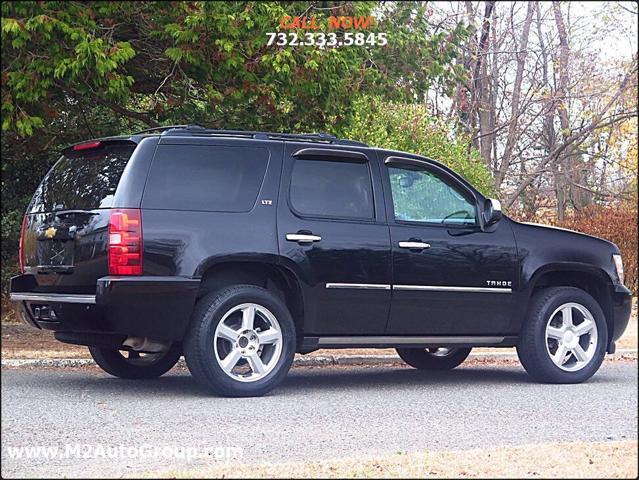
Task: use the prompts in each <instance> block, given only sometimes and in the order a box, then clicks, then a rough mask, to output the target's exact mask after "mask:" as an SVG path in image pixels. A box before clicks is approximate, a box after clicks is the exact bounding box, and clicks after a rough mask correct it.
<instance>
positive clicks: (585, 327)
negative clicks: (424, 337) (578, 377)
mask: <svg viewBox="0 0 639 480" xmlns="http://www.w3.org/2000/svg"><path fill="white" fill-rule="evenodd" d="M546 350H547V351H548V355H550V358H551V360H552V361H553V363H554V364H555V365H557V366H558V367H559V368H561V369H562V370H565V371H567V372H576V371H578V370H581V369H582V368H584V367H585V366H586V365H588V363H590V361H591V360H592V358H593V357H594V356H595V351H596V350H597V323H596V322H595V319H594V317H593V316H592V313H590V311H589V310H588V309H587V308H586V307H584V306H583V305H580V304H579V303H564V304H563V305H561V306H560V307H559V308H557V309H556V310H555V311H554V312H553V314H552V315H551V316H550V318H549V319H548V323H547V324H546Z"/></svg>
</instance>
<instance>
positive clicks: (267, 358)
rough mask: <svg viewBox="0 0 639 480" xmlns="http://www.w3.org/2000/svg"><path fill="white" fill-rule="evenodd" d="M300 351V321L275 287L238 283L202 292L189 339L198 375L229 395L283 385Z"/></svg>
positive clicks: (187, 349) (187, 353)
mask: <svg viewBox="0 0 639 480" xmlns="http://www.w3.org/2000/svg"><path fill="white" fill-rule="evenodd" d="M294 355H295V325H294V323H293V319H292V318H291V314H290V313H289V311H288V308H287V307H286V305H285V304H284V303H283V302H282V300H280V298H279V297H277V296H276V295H274V294H273V293H272V292H270V291H268V290H266V289H264V288H261V287H257V286H254V285H236V286H233V287H228V288H225V289H223V290H220V291H217V292H214V293H211V294H209V295H207V296H205V297H203V298H202V299H201V300H200V301H199V302H198V303H197V305H196V307H195V310H194V311H193V315H192V317H191V324H190V326H189V330H188V332H187V334H186V337H185V339H184V357H185V358H186V364H187V366H188V367H189V370H190V372H191V374H192V375H193V378H195V380H196V381H197V382H198V383H199V384H200V385H202V386H203V387H204V388H206V389H207V390H208V391H209V392H211V393H214V394H217V395H222V396H228V397H254V396H260V395H264V394H265V393H267V392H269V391H270V390H272V389H273V388H275V387H276V386H277V385H279V384H280V383H281V382H282V381H283V380H284V378H285V377H286V374H287V373H288V370H289V368H290V367H291V364H292V363H293V356H294Z"/></svg>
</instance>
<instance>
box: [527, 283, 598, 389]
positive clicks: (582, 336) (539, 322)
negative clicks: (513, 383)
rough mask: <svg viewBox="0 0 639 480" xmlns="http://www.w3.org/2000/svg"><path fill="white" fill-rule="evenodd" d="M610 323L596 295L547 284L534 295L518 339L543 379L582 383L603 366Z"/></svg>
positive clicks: (530, 370)
mask: <svg viewBox="0 0 639 480" xmlns="http://www.w3.org/2000/svg"><path fill="white" fill-rule="evenodd" d="M607 344H608V326H607V324H606V320H605V317H604V314H603V311H602V310H601V307H600V306H599V304H598V303H597V301H596V300H595V299H594V298H592V296H590V295H589V294H588V293H586V292H585V291H583V290H580V289H578V288H574V287H551V288H544V289H542V290H540V291H538V292H537V293H535V294H534V295H533V297H532V299H531V301H530V307H529V309H528V314H527V318H526V322H525V323H524V326H523V327H522V330H521V333H520V335H519V341H518V343H517V354H518V355H519V360H520V361H521V363H522V365H523V366H524V368H525V369H526V371H527V372H528V374H529V375H530V376H531V377H532V378H534V379H535V380H537V381H539V382H544V383H581V382H584V381H586V380H588V379H589V378H590V377H592V376H593V375H594V374H595V372H596V371H597V370H598V369H599V367H600V366H601V363H602V362H603V359H604V356H605V355H606V346H607Z"/></svg>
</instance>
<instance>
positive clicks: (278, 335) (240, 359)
mask: <svg viewBox="0 0 639 480" xmlns="http://www.w3.org/2000/svg"><path fill="white" fill-rule="evenodd" d="M213 342H214V348H215V359H216V361H217V362H218V365H219V366H220V367H221V368H222V370H224V373H226V374H227V375H228V376H229V377H231V378H232V379H234V380H238V381H240V382H254V381H256V380H259V379H261V378H264V377H265V376H266V375H268V374H269V373H270V372H271V371H272V370H273V368H275V365H277V362H278V361H279V359H280V357H281V355H282V346H283V340H282V329H281V328H280V324H279V323H278V322H277V319H276V318H275V315H273V314H272V313H271V312H270V311H269V310H268V309H267V308H265V307H263V306H261V305H258V304H256V303H243V304H241V305H237V306H236V307H233V308H231V309H230V310H229V311H228V312H226V313H225V314H224V317H222V320H220V323H219V324H218V325H217V328H216V329H215V336H214V338H213Z"/></svg>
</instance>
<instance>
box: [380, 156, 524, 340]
mask: <svg viewBox="0 0 639 480" xmlns="http://www.w3.org/2000/svg"><path fill="white" fill-rule="evenodd" d="M382 173H383V177H384V178H383V180H384V182H385V188H386V189H387V198H391V199H392V201H391V202H389V207H388V212H387V214H388V216H389V225H390V234H391V244H392V253H393V298H392V302H391V312H390V317H389V323H388V329H387V333H389V334H396V335H484V336H485V335H499V334H505V333H506V332H507V331H508V329H509V326H510V322H511V318H512V313H513V302H512V294H511V293H512V291H513V290H514V289H516V288H517V286H518V285H517V280H518V275H517V272H518V270H517V258H516V246H515V240H514V235H513V232H512V229H511V228H510V225H508V221H507V219H503V220H502V221H500V222H498V223H497V224H496V225H494V226H492V227H490V228H488V229H486V230H482V229H481V228H480V225H479V219H478V213H479V212H478V208H477V204H478V202H479V198H478V195H477V194H476V193H474V192H473V191H472V190H471V189H470V188H469V187H468V186H466V185H465V184H464V183H463V182H461V181H460V180H459V179H458V178H456V177H455V176H454V175H452V174H451V173H450V172H449V171H447V170H445V169H443V168H441V167H439V166H438V165H436V164H434V163H430V162H427V161H425V160H415V159H410V158H400V157H389V158H386V159H385V162H384V163H383V166H382Z"/></svg>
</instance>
